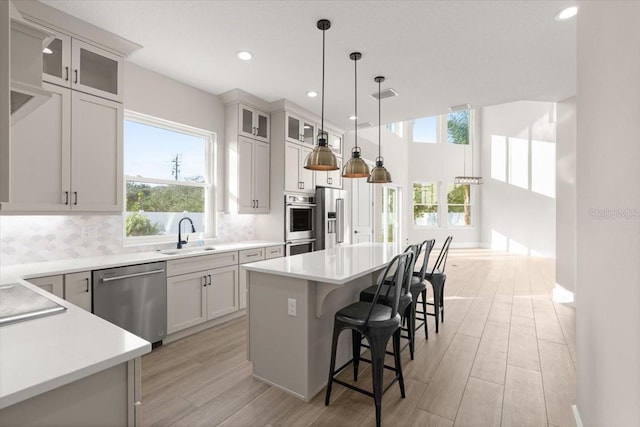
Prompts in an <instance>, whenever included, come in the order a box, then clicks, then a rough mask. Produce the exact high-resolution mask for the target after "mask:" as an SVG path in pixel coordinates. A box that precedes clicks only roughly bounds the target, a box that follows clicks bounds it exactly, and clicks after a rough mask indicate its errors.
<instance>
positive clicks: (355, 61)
mask: <svg viewBox="0 0 640 427" xmlns="http://www.w3.org/2000/svg"><path fill="white" fill-rule="evenodd" d="M353 72H354V77H355V81H356V108H355V110H356V111H355V115H356V135H355V137H356V144H355V145H356V147H355V150H356V151H358V59H357V58H356V59H354V60H353Z"/></svg>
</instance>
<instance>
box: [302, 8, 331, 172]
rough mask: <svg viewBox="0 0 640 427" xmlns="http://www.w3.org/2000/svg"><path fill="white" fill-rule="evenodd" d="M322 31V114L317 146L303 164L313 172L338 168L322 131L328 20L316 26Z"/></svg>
mask: <svg viewBox="0 0 640 427" xmlns="http://www.w3.org/2000/svg"><path fill="white" fill-rule="evenodd" d="M316 25H317V27H318V29H319V30H322V114H321V121H320V132H319V133H318V145H316V146H315V147H314V149H313V151H312V152H311V153H309V155H308V156H307V159H306V161H305V162H304V168H305V169H310V170H314V171H334V170H337V169H339V168H338V159H336V155H335V154H333V151H332V150H331V148H329V144H328V143H327V139H328V138H327V132H325V130H324V33H325V31H327V30H328V29H329V28H331V22H330V21H329V20H328V19H321V20H319V21H318V23H317V24H316Z"/></svg>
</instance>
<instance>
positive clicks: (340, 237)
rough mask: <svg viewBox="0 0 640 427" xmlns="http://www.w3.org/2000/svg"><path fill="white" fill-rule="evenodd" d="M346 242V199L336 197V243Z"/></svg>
mask: <svg viewBox="0 0 640 427" xmlns="http://www.w3.org/2000/svg"><path fill="white" fill-rule="evenodd" d="M343 242H344V199H336V243H343Z"/></svg>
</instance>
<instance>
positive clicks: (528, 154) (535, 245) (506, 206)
mask: <svg viewBox="0 0 640 427" xmlns="http://www.w3.org/2000/svg"><path fill="white" fill-rule="evenodd" d="M480 127H481V138H482V143H481V151H482V154H481V160H480V162H481V165H482V175H483V177H484V184H483V185H482V205H481V214H480V216H481V231H480V238H481V241H482V246H483V247H488V248H493V249H496V250H506V251H509V252H515V253H527V254H532V255H541V256H554V255H555V238H556V236H555V222H556V216H555V197H550V196H548V195H544V194H540V193H538V192H535V191H532V177H533V176H534V175H535V176H536V177H537V178H536V182H539V181H538V179H539V177H543V178H544V177H553V175H554V174H555V165H553V164H551V163H550V164H540V163H539V162H536V161H531V159H532V145H533V143H532V141H541V143H542V144H544V143H553V144H554V145H555V142H556V134H555V123H554V111H553V104H552V103H546V102H533V101H517V102H511V103H507V104H501V105H496V106H491V107H486V108H483V109H482V113H481V125H480ZM502 138H506V139H505V141H506V144H507V145H509V144H510V143H512V144H514V145H515V144H517V145H518V147H515V146H514V148H523V149H524V152H525V163H526V164H527V165H528V172H526V173H525V181H526V182H525V186H526V187H527V188H521V187H518V186H515V185H512V184H511V183H510V182H513V180H511V179H510V178H509V171H511V172H512V173H513V174H514V176H515V175H517V174H518V172H522V171H523V170H522V169H520V168H517V167H515V166H514V167H511V169H507V170H506V179H505V180H504V181H502V180H501V179H496V175H495V174H494V173H493V172H492V168H496V167H497V165H498V162H496V164H495V165H493V164H492V150H493V148H492V140H494V139H496V140H499V139H502ZM510 141H512V142H510ZM536 144H539V143H538V142H536ZM522 145H524V147H522ZM545 145H546V144H545ZM553 148H554V147H553V146H551V149H553ZM513 152H514V153H515V150H513ZM554 158H555V156H554ZM503 159H504V162H505V165H508V164H509V157H508V156H505V157H503ZM499 169H500V170H502V171H503V172H504V170H503V168H499ZM550 184H551V187H552V188H555V180H552V181H551V183H550Z"/></svg>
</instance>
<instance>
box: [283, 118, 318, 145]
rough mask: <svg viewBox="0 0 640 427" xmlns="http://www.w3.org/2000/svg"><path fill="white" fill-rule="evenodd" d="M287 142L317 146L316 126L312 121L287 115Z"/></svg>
mask: <svg viewBox="0 0 640 427" xmlns="http://www.w3.org/2000/svg"><path fill="white" fill-rule="evenodd" d="M286 131H287V133H286V136H287V141H289V142H295V143H297V144H307V145H311V146H313V145H314V144H315V135H316V124H315V123H313V122H312V121H311V120H306V119H304V118H302V117H299V116H296V115H293V114H289V113H287V119H286Z"/></svg>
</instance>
